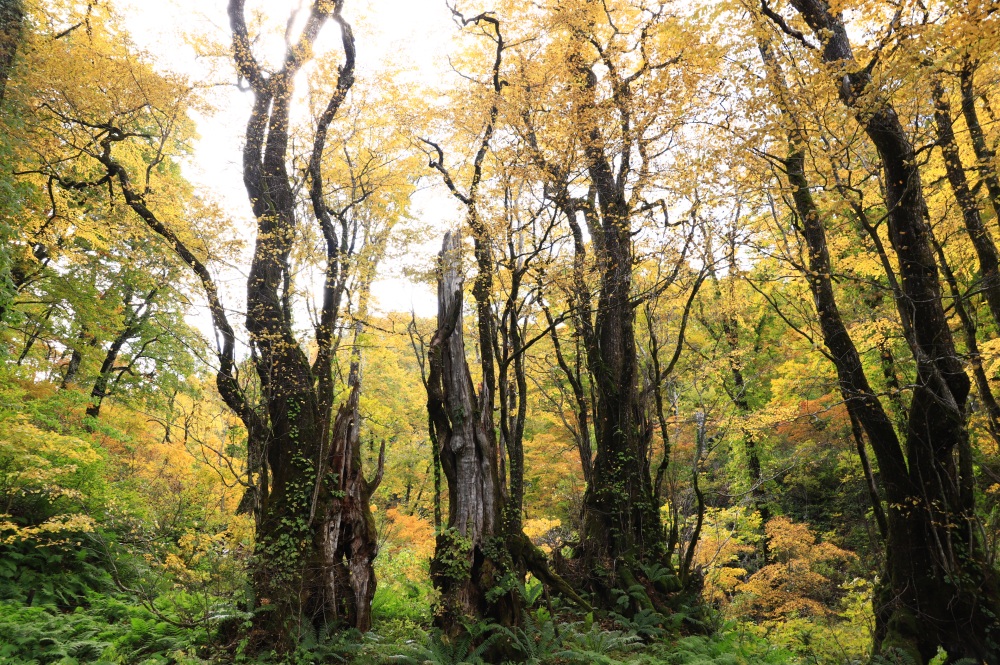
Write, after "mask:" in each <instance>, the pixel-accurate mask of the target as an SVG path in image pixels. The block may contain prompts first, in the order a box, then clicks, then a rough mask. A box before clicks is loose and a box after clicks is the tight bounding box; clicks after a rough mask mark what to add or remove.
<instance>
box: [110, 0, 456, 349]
mask: <svg viewBox="0 0 1000 665" xmlns="http://www.w3.org/2000/svg"><path fill="white" fill-rule="evenodd" d="M301 1H302V2H305V0H301ZM247 5H248V7H247V10H248V14H247V15H248V20H249V17H250V16H251V12H253V11H254V10H255V9H258V8H259V9H262V10H266V11H267V12H268V14H269V15H270V14H273V15H274V16H275V23H274V25H277V26H282V27H283V26H284V22H285V20H286V19H287V17H288V16H289V14H290V12H291V11H292V10H293V9H294V8H295V7H298V6H299V5H300V0H268V1H267V2H263V1H261V0H257V1H256V2H255V0H249V1H248V3H247ZM118 6H119V7H120V11H121V12H122V14H123V15H124V17H125V20H126V24H127V25H128V27H129V30H130V32H131V33H132V37H133V39H134V41H135V42H136V43H137V45H138V46H139V47H140V48H143V49H145V50H147V51H148V52H149V53H150V54H151V55H152V56H153V57H154V58H155V59H156V60H157V62H159V63H161V65H162V66H163V67H164V68H168V69H171V70H173V71H179V72H183V73H188V74H190V75H192V77H194V78H196V79H197V80H205V79H206V76H212V75H211V74H210V73H209V68H208V63H207V62H205V61H204V60H198V59H197V58H196V56H195V52H194V49H193V48H191V47H190V46H188V45H187V44H186V43H185V42H184V35H186V34H196V35H207V36H210V37H212V38H213V39H214V40H216V41H218V42H220V43H223V44H228V43H229V34H230V33H229V21H228V17H227V15H226V6H227V2H226V0H157V1H152V0H122V1H121V2H119V3H118ZM265 8H266V9H265ZM344 15H345V17H346V18H347V20H348V21H349V22H350V23H351V24H352V26H353V28H354V33H355V39H356V42H357V51H358V58H357V72H358V83H357V84H356V85H364V84H365V78H366V77H368V76H371V75H372V74H374V73H375V72H378V71H380V70H381V69H383V68H384V67H385V65H386V64H391V65H392V66H394V67H397V68H398V67H412V68H414V69H415V70H417V71H419V72H420V75H421V77H422V78H424V77H430V78H424V80H439V78H440V77H443V76H448V75H451V70H450V67H449V65H448V59H447V50H448V48H449V47H450V46H451V39H452V37H453V36H454V35H455V34H456V33H457V28H456V26H455V23H454V22H453V21H452V19H451V14H450V12H449V10H448V8H447V7H446V5H445V3H444V0H347V3H346V5H345V10H344ZM323 37H325V38H326V39H322V38H323ZM324 44H325V45H327V46H332V47H336V48H339V33H338V32H337V30H336V26H335V25H333V24H332V22H331V23H330V24H328V25H327V26H326V27H325V28H324V33H323V34H322V35H321V41H320V43H319V46H320V48H322V46H323V45H324ZM231 76H232V74H231V70H228V69H227V70H220V71H219V73H218V74H216V75H215V78H214V80H218V81H224V82H226V83H232V79H231V78H230V77H231ZM217 92H218V100H219V101H218V112H217V113H215V114H214V115H213V116H208V117H206V116H200V115H199V116H197V117H196V120H197V122H198V131H199V134H200V137H201V138H200V140H199V142H198V143H197V144H196V146H195V154H194V157H193V159H192V161H191V163H190V164H186V165H185V170H186V172H187V174H188V177H189V179H190V180H191V181H192V182H193V183H195V184H196V185H199V186H201V187H204V188H205V189H206V190H208V191H211V192H213V194H214V196H215V197H216V198H217V199H219V200H221V201H223V202H224V203H225V205H226V207H227V208H228V210H229V211H230V213H231V214H233V216H234V217H235V218H237V219H242V220H245V222H246V228H247V239H248V240H249V239H250V238H251V237H252V236H251V234H252V217H251V215H250V210H249V204H248V203H247V199H246V193H245V191H244V189H243V182H242V174H241V166H240V163H241V159H242V155H241V147H242V142H243V130H244V126H245V123H246V118H247V116H248V114H249V111H250V103H251V96H250V94H249V93H242V92H240V91H238V90H237V89H236V88H235V87H234V86H232V87H230V86H225V87H220V88H219V89H218V91H217ZM428 182H430V181H428ZM412 214H413V216H414V217H415V218H416V219H418V220H422V221H425V222H430V223H432V224H433V225H434V226H435V228H437V229H439V230H440V233H438V234H436V236H437V237H435V238H434V239H433V240H431V241H429V242H428V243H426V244H425V245H424V246H422V247H418V248H415V250H413V251H411V252H410V253H409V254H408V259H406V260H402V261H400V260H398V259H396V260H394V261H390V262H386V265H383V266H382V269H381V271H380V274H381V275H382V278H381V279H380V280H379V281H378V282H377V283H376V284H375V285H374V286H373V296H374V299H375V306H376V308H377V309H378V310H381V311H383V312H387V311H404V312H406V311H410V310H411V309H414V310H415V311H416V313H417V315H418V316H431V315H433V314H434V313H435V312H436V303H435V296H434V293H433V291H432V289H431V288H430V287H429V286H428V285H423V284H413V283H411V282H410V281H409V280H407V279H405V278H404V277H402V275H401V269H402V268H403V267H404V266H405V265H407V261H409V263H410V264H413V265H424V264H426V263H427V261H428V260H429V256H431V255H432V254H433V253H434V252H435V251H436V249H435V247H439V246H440V236H441V235H443V233H444V230H445V229H446V228H448V227H450V226H451V225H454V224H455V223H457V222H458V220H459V217H458V216H457V215H456V208H455V206H454V205H452V202H451V199H450V198H449V196H448V195H447V194H446V193H444V192H443V191H441V189H439V188H438V187H430V188H424V189H423V191H421V192H418V194H417V195H416V196H415V197H414V200H413V206H412ZM245 270H246V265H244V266H241V267H240V270H235V269H234V270H229V271H224V270H223V271H220V272H221V274H219V275H218V276H217V279H218V280H219V281H220V282H221V285H222V288H223V290H224V291H225V292H227V294H226V295H227V300H229V301H230V302H233V301H234V300H236V301H241V300H242V297H241V296H242V292H243V289H244V288H245V274H243V273H245ZM197 318H198V319H199V320H198V325H199V327H202V328H204V329H205V330H206V331H208V330H210V329H211V327H210V322H209V320H208V318H207V316H206V317H205V321H200V318H201V317H197Z"/></svg>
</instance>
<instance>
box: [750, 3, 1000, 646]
mask: <svg viewBox="0 0 1000 665" xmlns="http://www.w3.org/2000/svg"><path fill="white" fill-rule="evenodd" d="M792 5H793V6H794V7H795V9H796V10H797V12H798V14H799V15H800V16H801V18H802V19H803V20H804V21H805V23H806V24H807V25H808V26H809V28H810V29H811V30H812V32H813V33H814V35H815V36H816V38H817V39H819V40H820V42H821V58H822V61H823V63H824V64H825V65H826V66H827V67H829V68H830V70H831V72H832V73H834V74H835V76H836V78H835V80H834V85H835V86H836V89H837V93H838V94H839V96H840V98H841V100H842V102H843V103H844V104H845V105H846V106H847V107H848V108H849V109H850V110H851V111H853V113H854V114H855V117H856V119H857V121H858V123H859V124H860V125H861V127H862V128H863V129H864V131H865V133H866V134H867V136H868V138H869V140H870V141H871V142H872V144H873V145H874V147H875V149H876V150H877V151H878V154H879V156H880V158H881V160H882V169H883V181H884V183H885V196H886V201H885V203H886V208H887V209H888V223H889V239H890V242H891V244H892V247H893V249H894V250H895V253H896V256H897V258H898V266H899V267H898V270H899V275H900V280H899V281H900V285H899V291H898V294H897V304H898V309H899V316H900V320H901V322H902V325H903V328H904V331H905V333H906V337H907V342H908V343H909V346H910V348H911V350H912V352H913V354H914V356H915V360H916V363H917V380H916V385H915V386H914V389H913V390H914V392H913V398H912V402H911V405H910V412H909V414H908V422H907V429H906V432H905V444H903V445H901V442H899V441H898V440H897V439H896V437H895V433H894V432H893V430H892V427H891V422H890V421H889V420H888V418H887V417H884V413H883V412H881V409H880V408H878V405H877V404H876V403H875V402H877V398H874V395H873V394H872V393H871V391H870V389H868V390H866V389H865V388H866V385H865V384H866V383H867V382H866V380H865V378H864V372H863V369H861V368H860V364H859V363H851V365H850V366H848V365H844V364H843V359H844V358H850V357H852V355H851V354H850V353H846V352H845V351H843V350H841V351H838V350H837V348H834V347H831V351H833V354H832V355H834V356H835V357H838V358H839V359H840V362H841V365H838V371H839V372H840V373H841V375H842V378H841V386H842V388H845V389H846V391H847V395H850V399H853V400H860V403H866V402H867V403H868V404H869V407H868V408H867V409H864V410H859V411H860V415H862V416H866V418H865V419H864V420H861V423H862V425H863V426H864V428H865V430H866V432H867V434H868V436H869V440H870V441H871V443H872V446H873V448H874V449H875V452H876V456H877V458H878V461H879V471H880V478H881V483H882V486H883V488H884V490H885V494H886V499H887V502H888V507H887V511H886V512H887V515H886V517H887V539H886V542H887V548H886V549H887V553H886V573H887V574H886V578H885V580H884V583H883V585H882V587H881V589H880V592H879V594H878V595H877V598H876V616H877V621H878V626H877V631H876V641H877V645H878V646H879V647H880V648H881V649H882V650H883V651H888V650H889V649H891V648H898V649H902V650H904V651H905V652H907V653H908V654H909V655H910V657H911V658H913V659H915V660H916V661H918V662H927V661H929V660H930V659H931V658H933V657H934V655H935V654H936V653H937V650H938V648H939V647H943V648H944V649H945V650H947V652H948V654H949V655H950V656H952V657H960V656H968V657H972V658H977V659H982V660H985V661H987V662H991V663H993V662H1000V661H998V658H1000V654H998V652H997V649H996V645H997V644H1000V621H998V619H997V617H998V616H1000V614H998V612H997V609H998V608H997V607H996V606H995V603H996V602H997V600H996V599H997V598H998V597H1000V596H998V586H997V579H996V574H995V572H994V571H993V570H992V569H991V567H990V565H989V563H988V562H987V561H986V560H985V559H984V557H983V551H982V547H981V543H980V542H979V537H978V535H977V530H976V528H975V519H976V516H975V503H974V496H973V493H972V491H971V488H972V483H973V478H972V474H973V468H972V464H971V453H970V447H969V441H968V431H967V429H966V414H965V404H966V400H967V397H968V393H969V379H968V377H967V376H966V374H965V371H964V368H963V367H962V365H961V363H960V361H959V360H958V357H957V354H956V350H955V345H954V341H953V339H952V334H951V329H950V327H949V325H948V321H947V318H946V316H945V311H944V305H943V302H942V297H941V289H940V285H939V282H938V271H937V264H936V257H935V256H934V252H933V249H932V246H931V242H930V230H929V228H928V226H927V221H926V215H927V208H926V204H925V201H924V196H923V190H922V186H921V178H920V172H919V167H918V163H917V160H916V156H915V151H914V147H913V144H912V143H911V141H910V139H909V138H908V136H907V134H906V131H905V130H904V128H903V126H902V124H901V122H900V119H899V117H898V115H897V113H896V110H895V108H894V107H893V105H892V103H891V102H890V101H889V100H887V99H886V98H884V97H883V96H881V95H879V94H877V92H876V91H875V90H873V88H874V87H875V85H876V84H875V83H874V82H873V77H872V73H871V67H861V66H859V65H858V63H857V61H856V60H855V57H854V51H853V49H852V46H851V42H850V39H849V37H848V33H847V29H846V27H845V25H844V22H843V20H842V18H841V16H840V14H839V13H836V12H835V11H834V10H832V9H831V7H830V5H828V4H827V3H826V2H825V0H792ZM763 9H764V11H765V13H767V14H768V15H769V16H770V17H771V18H772V20H773V21H774V22H775V23H776V24H777V25H778V26H779V27H781V29H782V30H783V31H785V32H786V33H789V34H793V35H796V38H797V39H800V40H804V38H803V36H802V34H801V33H799V32H797V31H796V30H795V29H794V28H792V27H790V26H789V25H788V24H787V23H786V22H785V21H784V20H783V19H781V17H780V16H779V15H777V14H775V12H774V11H773V10H771V9H770V8H769V7H768V6H767V4H766V2H765V3H764V5H763ZM873 62H874V61H873ZM793 154H794V153H793ZM793 195H794V196H796V197H798V198H803V199H804V198H805V197H806V196H807V195H808V186H807V185H804V184H803V183H798V184H793ZM810 220H811V221H810ZM802 221H803V223H804V224H810V225H811V227H812V228H813V230H812V231H809V232H810V233H814V234H815V235H816V236H817V243H816V244H815V245H816V246H815V251H814V248H813V243H810V251H811V254H812V255H813V256H816V257H822V254H823V250H822V247H823V243H822V241H821V239H820V237H819V236H820V234H821V232H822V222H821V220H820V219H819V218H818V217H817V216H816V214H815V213H811V214H810V215H809V216H807V217H805V218H804V219H803V220H802ZM811 271H813V272H814V273H815V274H814V275H813V279H814V280H817V281H818V282H819V283H820V286H822V283H823V279H824V275H827V276H828V275H829V274H830V273H829V271H828V270H826V271H825V272H824V268H823V266H822V265H818V266H816V268H815V269H813V268H811ZM823 290H825V288H824V289H823ZM832 298H833V296H832V293H831V294H830V302H829V303H827V304H823V303H819V302H818V308H820V316H821V321H824V320H829V322H830V323H831V324H835V322H836V320H837V319H839V317H838V316H836V315H835V311H836V310H835V305H834V304H833V302H832ZM824 311H826V312H827V313H828V314H830V313H833V314H832V315H827V316H826V317H825V318H824V314H823V312H824ZM830 332H831V338H830V339H829V340H828V344H829V343H830V342H831V341H833V340H835V339H838V338H842V337H843V335H841V334H840V333H839V332H837V331H835V330H834V329H833V325H831V330H830ZM844 339H845V342H844V344H845V345H850V343H849V337H848V338H844ZM838 348H840V347H838ZM844 348H845V349H846V348H847V346H844ZM845 353H846V355H845ZM852 367H853V368H854V369H851V368H852ZM847 395H845V396H847ZM880 413H883V415H882V416H880V415H879V414H880ZM859 419H860V418H859Z"/></svg>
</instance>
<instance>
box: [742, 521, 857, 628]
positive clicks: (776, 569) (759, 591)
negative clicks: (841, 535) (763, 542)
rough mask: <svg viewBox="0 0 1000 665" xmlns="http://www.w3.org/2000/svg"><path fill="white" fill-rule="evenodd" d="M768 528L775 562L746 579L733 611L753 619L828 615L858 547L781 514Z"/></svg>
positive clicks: (770, 546)
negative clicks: (829, 539) (823, 537)
mask: <svg viewBox="0 0 1000 665" xmlns="http://www.w3.org/2000/svg"><path fill="white" fill-rule="evenodd" d="M765 533H766V536H767V543H768V549H769V554H770V556H771V563H769V564H767V565H766V566H764V567H763V568H761V569H760V570H758V571H757V572H755V573H754V574H753V575H751V576H750V577H749V578H748V579H747V580H746V582H744V583H742V584H739V585H738V586H737V587H736V591H737V593H738V594H740V597H739V600H738V602H736V603H734V605H733V607H732V610H733V611H734V612H735V613H736V614H738V615H740V616H744V617H747V618H751V617H753V618H758V619H777V618H782V617H788V616H791V615H795V614H799V615H823V614H826V613H827V612H829V611H830V609H829V608H830V607H831V605H832V603H831V600H832V599H833V598H834V597H835V596H836V595H837V593H838V589H839V583H838V580H837V578H838V577H842V576H843V573H844V570H843V569H844V567H845V565H846V564H847V563H848V562H850V561H851V560H852V559H854V558H855V555H854V553H853V552H848V551H847V550H843V549H841V548H839V547H837V546H835V545H833V544H832V543H826V542H817V538H816V535H815V534H814V533H813V532H812V531H811V530H810V529H809V527H808V525H806V524H802V523H795V522H792V521H791V520H790V519H788V518H787V517H775V518H773V519H771V520H770V521H769V522H768V523H767V525H766V527H765Z"/></svg>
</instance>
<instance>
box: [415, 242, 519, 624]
mask: <svg viewBox="0 0 1000 665" xmlns="http://www.w3.org/2000/svg"><path fill="white" fill-rule="evenodd" d="M463 284H464V277H463V274H462V269H461V237H460V236H459V235H458V234H457V233H447V234H445V238H444V244H443V246H442V250H441V254H440V258H439V274H438V328H437V331H436V332H435V333H434V337H433V338H432V339H431V343H430V347H429V349H428V360H429V372H428V379H427V410H428V413H429V414H430V421H431V427H432V429H433V432H434V438H435V439H436V440H437V446H438V455H439V458H440V460H441V468H442V470H443V471H444V475H445V478H446V480H447V483H448V525H447V529H445V530H444V531H442V532H441V533H439V534H438V537H437V547H436V550H435V553H434V559H433V560H432V561H431V578H432V580H433V581H434V585H435V587H436V588H437V589H438V590H439V591H440V592H441V596H442V602H441V611H440V612H439V614H438V616H437V617H436V622H437V623H438V625H440V626H441V627H442V628H444V629H446V630H448V631H455V630H458V629H459V627H460V626H461V623H462V621H463V620H464V619H467V618H474V619H475V618H479V617H489V618H493V619H496V620H500V621H505V620H506V621H509V620H510V615H511V613H512V611H513V609H514V608H515V605H514V602H513V595H512V590H510V589H506V590H505V589H499V590H498V591H493V592H492V593H491V589H493V587H494V585H495V584H496V582H497V580H498V579H499V577H500V576H501V575H502V573H503V572H504V571H505V570H506V569H508V568H509V567H510V560H509V559H510V557H509V555H508V554H507V552H506V545H505V543H504V539H503V537H502V524H501V518H502V497H501V494H500V477H499V465H498V459H499V457H498V451H497V447H496V444H495V443H494V439H493V437H492V436H490V435H489V433H488V432H487V429H486V428H487V427H489V426H491V424H492V419H491V418H490V415H489V414H487V413H486V412H485V409H487V408H489V407H488V405H489V403H490V401H489V400H488V399H487V397H486V395H484V394H483V391H481V392H480V393H479V394H477V393H476V390H475V387H474V386H473V384H472V376H471V374H470V373H469V366H468V363H467V362H466V358H465V338H464V334H463V316H462V304H463V297H462V289H463Z"/></svg>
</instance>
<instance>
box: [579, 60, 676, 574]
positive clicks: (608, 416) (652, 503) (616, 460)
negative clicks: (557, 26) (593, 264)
mask: <svg viewBox="0 0 1000 665" xmlns="http://www.w3.org/2000/svg"><path fill="white" fill-rule="evenodd" d="M577 64H578V66H579V67H580V75H581V77H582V78H583V81H584V90H583V92H584V93H585V95H586V97H585V98H584V101H583V103H582V104H581V108H580V113H579V117H580V118H581V121H582V122H585V123H587V124H585V125H584V126H583V127H582V135H583V136H582V140H583V141H584V155H585V158H586V163H587V168H588V172H589V176H590V180H591V182H592V183H593V186H594V188H595V190H596V192H597V201H598V209H599V211H600V229H601V230H600V236H601V246H600V250H601V251H600V252H599V253H598V256H597V267H598V271H599V273H600V277H601V283H600V291H599V295H598V301H597V315H596V316H595V318H594V333H595V337H596V342H597V349H596V353H593V352H592V351H588V361H589V364H590V369H591V375H592V380H593V385H594V389H595V393H596V396H597V408H596V412H595V414H594V426H595V431H596V433H597V438H596V443H597V455H596V457H595V459H594V482H593V483H591V485H590V486H589V487H588V488H587V492H586V494H585V495H584V500H583V501H584V507H583V530H582V533H581V548H582V550H583V556H584V562H585V563H584V567H585V568H586V569H587V570H594V569H595V568H597V567H598V566H603V567H604V568H605V569H606V570H612V571H613V570H615V569H616V568H617V567H619V566H621V565H622V564H624V565H625V567H626V568H627V567H628V566H629V565H630V562H634V561H642V560H645V561H661V562H663V563H667V562H665V561H664V555H665V554H666V552H665V545H666V543H665V539H664V533H663V525H662V523H661V520H660V511H659V506H658V505H657V501H656V499H655V497H654V496H653V486H652V481H651V479H650V469H649V445H650V440H651V438H652V428H651V426H650V423H649V422H648V420H647V418H646V416H645V412H644V409H643V408H642V404H641V402H640V399H639V388H638V381H639V375H638V369H639V367H638V359H637V353H636V346H635V309H634V307H633V303H632V264H633V251H632V226H631V214H630V213H631V211H630V209H629V205H628V201H627V199H626V195H625V189H624V188H625V181H624V178H616V177H615V173H614V169H613V168H612V165H611V160H610V159H609V158H608V155H607V152H606V147H605V145H604V139H603V137H602V135H601V131H600V129H599V128H598V127H597V126H596V125H595V124H594V115H593V109H594V104H595V101H594V99H595V97H594V96H595V92H596V88H597V77H596V75H595V74H594V72H593V71H592V70H591V69H590V68H589V67H587V66H585V65H583V63H582V62H578V63H577ZM614 85H615V87H617V88H618V89H617V90H616V94H617V95H619V96H622V99H620V100H619V101H620V102H621V104H622V107H623V108H622V113H623V114H624V113H625V112H626V107H627V99H626V98H627V95H628V91H627V86H625V87H624V88H623V87H619V83H618V82H615V83H614ZM623 168H624V167H623ZM623 175H624V174H623ZM626 572H628V571H626ZM628 574H631V573H628Z"/></svg>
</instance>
